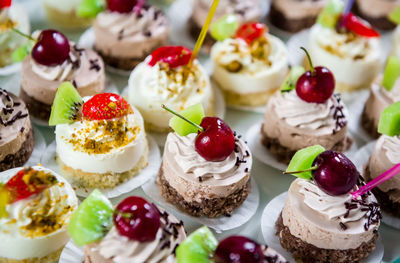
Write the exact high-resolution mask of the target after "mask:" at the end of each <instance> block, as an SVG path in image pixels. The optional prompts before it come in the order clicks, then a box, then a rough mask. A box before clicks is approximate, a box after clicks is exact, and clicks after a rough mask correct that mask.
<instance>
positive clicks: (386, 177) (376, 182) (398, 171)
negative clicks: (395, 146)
mask: <svg viewBox="0 0 400 263" xmlns="http://www.w3.org/2000/svg"><path fill="white" fill-rule="evenodd" d="M397 174H400V163H398V164H396V165H395V166H393V167H392V168H390V169H389V170H387V171H386V172H384V173H383V174H381V175H380V176H378V177H376V178H375V179H374V180H372V181H371V182H369V183H368V184H366V185H364V186H362V187H360V189H358V190H357V191H354V192H352V193H351V195H352V197H353V199H357V198H359V197H360V196H362V195H363V194H365V193H367V192H368V191H371V190H372V189H373V188H375V187H377V186H378V185H380V184H381V183H383V182H385V181H387V180H389V179H390V178H392V177H393V176H395V175H397Z"/></svg>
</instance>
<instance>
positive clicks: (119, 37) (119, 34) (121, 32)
mask: <svg viewBox="0 0 400 263" xmlns="http://www.w3.org/2000/svg"><path fill="white" fill-rule="evenodd" d="M123 38H124V29H121V30H120V31H119V32H118V40H122V39H123Z"/></svg>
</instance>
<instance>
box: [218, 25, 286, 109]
mask: <svg viewBox="0 0 400 263" xmlns="http://www.w3.org/2000/svg"><path fill="white" fill-rule="evenodd" d="M249 31H251V32H253V34H248V32H249ZM211 57H212V60H213V62H214V73H213V78H214V79H215V81H216V82H217V83H218V85H219V86H220V87H221V89H222V91H223V92H224V95H225V98H226V100H227V102H228V103H229V104H233V105H243V106H260V105H263V104H265V103H266V102H267V101H268V99H269V97H270V96H271V95H272V94H273V93H274V92H275V91H277V90H278V89H279V87H280V85H281V84H282V82H283V81H284V79H285V76H286V74H287V72H288V68H289V67H288V62H289V61H288V51H287V49H286V47H285V44H284V43H283V42H282V41H281V40H280V39H278V38H277V37H274V36H272V35H270V34H267V28H266V26H264V25H263V24H261V23H249V24H244V25H243V26H242V27H241V28H239V30H238V31H237V32H236V36H235V37H233V38H227V39H225V40H223V41H221V42H217V43H216V44H215V45H214V46H213V47H212V49H211Z"/></svg>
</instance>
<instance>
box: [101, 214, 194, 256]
mask: <svg viewBox="0 0 400 263" xmlns="http://www.w3.org/2000/svg"><path fill="white" fill-rule="evenodd" d="M163 213H164V215H165V217H164V216H162V217H161V227H160V228H159V230H158V232H157V235H156V238H155V239H154V240H153V241H150V242H138V241H134V240H129V239H128V238H127V237H124V236H121V235H120V234H119V233H118V231H117V229H116V228H115V227H114V228H112V229H111V230H110V232H109V233H108V234H107V235H106V236H105V237H104V238H103V240H102V241H101V242H100V244H99V248H98V251H99V253H100V255H101V256H103V257H104V258H106V259H111V260H112V262H115V263H130V262H146V263H161V262H163V263H165V262H170V261H171V262H174V260H173V259H174V258H175V255H174V249H175V247H176V246H177V245H179V244H180V242H182V241H183V240H184V239H185V238H186V234H185V230H184V228H183V224H181V223H179V222H178V220H177V219H176V218H174V217H172V216H171V215H168V213H166V212H163Z"/></svg>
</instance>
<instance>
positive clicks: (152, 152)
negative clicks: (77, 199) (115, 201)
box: [42, 135, 161, 198]
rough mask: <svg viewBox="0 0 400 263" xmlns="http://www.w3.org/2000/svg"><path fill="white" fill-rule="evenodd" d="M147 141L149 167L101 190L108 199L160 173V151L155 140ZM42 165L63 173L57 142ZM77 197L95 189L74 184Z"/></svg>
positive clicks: (48, 151) (51, 145)
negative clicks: (58, 159)
mask: <svg viewBox="0 0 400 263" xmlns="http://www.w3.org/2000/svg"><path fill="white" fill-rule="evenodd" d="M147 141H148V143H149V156H148V165H147V167H145V168H144V169H143V170H142V171H140V173H139V174H138V175H136V176H135V177H133V178H132V179H130V180H128V181H126V182H125V183H122V184H120V185H118V186H117V187H115V188H113V189H101V190H100V191H101V192H102V193H103V194H104V195H105V196H106V197H107V198H115V197H118V196H120V195H122V194H125V193H128V192H130V191H132V190H134V189H136V188H138V187H140V186H141V185H143V184H144V183H146V182H147V181H148V180H150V179H151V178H153V176H154V175H156V174H157V173H158V169H159V168H160V165H161V155H160V150H159V149H158V146H157V144H156V142H155V141H154V139H153V138H152V137H151V136H149V135H147ZM42 165H43V166H45V167H47V168H50V169H52V170H53V171H55V172H57V173H58V174H62V173H61V169H60V167H59V165H58V164H57V162H56V142H55V141H53V142H52V143H51V144H50V145H49V146H48V147H47V149H46V152H45V153H44V155H43V157H42ZM72 186H73V187H74V190H75V192H76V195H78V196H81V197H87V196H88V195H89V194H90V193H91V192H92V191H93V190H94V189H90V188H82V187H78V186H76V185H74V184H72Z"/></svg>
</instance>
